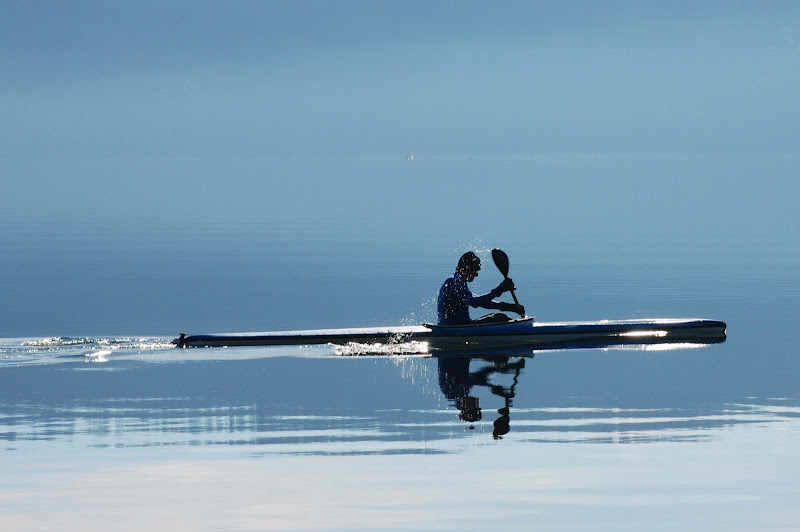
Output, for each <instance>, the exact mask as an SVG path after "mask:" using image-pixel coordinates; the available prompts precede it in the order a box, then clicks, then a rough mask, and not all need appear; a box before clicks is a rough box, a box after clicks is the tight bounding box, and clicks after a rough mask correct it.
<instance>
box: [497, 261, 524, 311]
mask: <svg viewBox="0 0 800 532" xmlns="http://www.w3.org/2000/svg"><path fill="white" fill-rule="evenodd" d="M492 260H493V261H494V265H495V266H497V269H498V270H500V273H502V274H503V277H505V278H506V279H508V255H506V252H505V251H503V250H502V249H497V248H494V249H493V250H492ZM511 297H513V298H514V303H516V304H517V305H519V301H517V295H516V294H515V293H514V290H511Z"/></svg>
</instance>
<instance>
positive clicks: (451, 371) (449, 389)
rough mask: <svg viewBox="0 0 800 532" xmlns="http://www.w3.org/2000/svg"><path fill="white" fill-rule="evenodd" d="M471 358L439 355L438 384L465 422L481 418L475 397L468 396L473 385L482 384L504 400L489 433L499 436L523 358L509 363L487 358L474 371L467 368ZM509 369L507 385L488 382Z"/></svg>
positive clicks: (507, 419)
mask: <svg viewBox="0 0 800 532" xmlns="http://www.w3.org/2000/svg"><path fill="white" fill-rule="evenodd" d="M471 361H472V358H471V357H452V356H443V357H439V358H438V362H439V387H440V388H441V390H442V394H444V396H445V397H446V398H447V399H448V400H450V401H452V402H453V406H455V407H456V408H457V409H458V411H459V414H458V417H459V419H461V420H462V421H466V422H469V423H473V422H475V421H479V420H480V419H481V418H482V417H483V414H482V412H481V408H480V403H479V400H478V398H477V397H475V396H472V395H470V392H471V390H472V387H473V386H485V387H487V388H489V390H490V391H491V392H492V393H493V394H494V395H497V396H498V397H502V398H503V399H505V405H504V406H503V407H502V408H500V409H499V410H498V411H497V412H498V414H500V417H499V418H498V419H497V420H495V422H494V431H493V432H492V435H493V436H494V437H495V438H496V439H499V438H500V437H502V436H503V435H504V434H507V433H508V431H509V430H510V408H511V399H512V398H513V397H514V395H515V391H514V389H515V387H516V385H517V380H518V378H519V375H520V372H521V371H522V368H524V367H525V359H524V358H520V359H519V360H517V361H516V362H509V361H508V358H502V359H491V360H488V361H487V362H489V365H487V366H484V367H482V368H481V369H479V370H478V371H475V372H470V370H469V366H470V362H471ZM512 372H513V373H514V380H513V383H512V384H511V386H509V387H504V386H500V385H497V384H491V383H490V382H489V378H490V376H491V375H493V374H497V373H499V374H509V373H512Z"/></svg>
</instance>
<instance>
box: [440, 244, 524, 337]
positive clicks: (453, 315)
mask: <svg viewBox="0 0 800 532" xmlns="http://www.w3.org/2000/svg"><path fill="white" fill-rule="evenodd" d="M480 269H481V259H479V258H478V256H477V255H476V254H475V253H473V252H472V251H468V252H466V253H464V254H463V255H462V256H461V258H460V259H459V260H458V265H457V266H456V271H455V273H454V274H453V276H452V277H449V278H448V279H447V280H445V282H444V283H443V284H442V287H441V288H440V289H439V297H438V299H437V307H438V314H439V325H464V324H467V323H472V322H473V320H472V319H471V318H470V317H469V307H473V308H478V307H481V308H486V309H497V310H502V311H510V312H516V313H517V314H519V315H520V316H524V315H525V307H523V306H522V305H520V304H518V303H505V302H501V301H494V299H495V298H497V297H500V296H501V295H502V294H503V293H504V292H508V291H511V290H513V289H514V281H512V280H511V279H509V278H508V277H506V278H505V279H504V280H503V282H501V283H500V284H499V285H497V288H495V289H494V290H492V291H491V292H489V293H488V294H483V295H481V296H476V295H474V294H473V293H472V292H471V291H470V289H469V287H468V286H467V283H470V282H472V281H474V280H475V278H476V277H477V276H478V272H479V271H480ZM482 320H490V321H508V317H507V316H505V315H504V314H490V315H489V316H484V317H483V318H479V320H475V321H482Z"/></svg>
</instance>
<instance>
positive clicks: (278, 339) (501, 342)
mask: <svg viewBox="0 0 800 532" xmlns="http://www.w3.org/2000/svg"><path fill="white" fill-rule="evenodd" d="M725 328H726V325H725V323H724V322H721V321H716V320H705V319H674V318H668V319H639V320H602V321H576V322H558V323H544V322H542V323H540V322H536V321H534V320H533V318H522V319H518V320H511V321H507V322H501V323H475V324H469V325H448V326H438V325H431V324H424V325H410V326H398V327H369V328H355V329H318V330H306V331H276V332H256V333H226V334H202V335H191V336H187V335H184V334H182V335H181V336H180V338H177V339H175V340H173V342H172V343H174V344H175V345H177V346H179V347H223V346H244V345H251V346H253V345H310V344H347V343H351V342H357V343H399V342H407V341H420V342H428V343H429V344H430V345H431V346H432V347H433V348H435V349H463V348H481V347H492V346H513V345H528V344H553V343H563V342H585V341H597V340H609V339H631V340H634V339H637V338H639V339H642V340H644V339H650V340H657V339H664V341H672V340H675V339H682V338H685V339H709V340H713V339H722V338H725Z"/></svg>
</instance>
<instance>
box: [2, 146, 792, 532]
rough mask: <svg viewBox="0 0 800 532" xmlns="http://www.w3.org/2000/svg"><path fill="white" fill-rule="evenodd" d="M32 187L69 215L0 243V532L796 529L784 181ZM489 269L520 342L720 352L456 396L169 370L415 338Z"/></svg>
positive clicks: (499, 366) (420, 359) (390, 361)
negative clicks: (571, 334)
mask: <svg viewBox="0 0 800 532" xmlns="http://www.w3.org/2000/svg"><path fill="white" fill-rule="evenodd" d="M62 162H63V169H64V171H65V173H66V174H68V175H78V174H80V175H82V176H83V178H84V179H85V180H88V182H89V183H92V184H93V186H89V185H87V186H86V187H85V188H82V189H81V191H76V190H75V189H74V187H73V185H72V184H70V183H65V184H61V185H59V186H60V187H61V188H59V191H60V193H61V195H58V194H55V193H54V195H52V196H51V195H44V196H42V197H40V198H39V200H38V204H37V208H35V209H33V208H31V206H30V205H24V204H21V203H18V202H12V201H7V202H6V203H7V205H6V209H5V210H4V213H3V214H2V215H0V216H1V217H2V218H0V221H2V223H3V224H4V227H5V228H8V229H9V230H4V231H3V232H2V233H1V234H0V251H2V254H3V258H4V268H3V272H2V275H0V293H1V294H2V301H3V308H2V309H0V313H2V320H0V337H2V338H1V339H0V469H2V471H3V472H4V474H3V478H2V480H0V516H2V517H0V524H2V525H3V526H2V528H3V529H4V530H30V529H43V528H54V527H55V528H58V527H59V525H60V524H62V523H63V522H65V520H71V521H69V522H73V523H79V524H81V525H80V526H79V525H76V527H80V528H93V527H94V528H102V527H104V526H110V525H111V524H114V525H117V526H119V523H118V522H117V520H116V518H115V516H120V515H123V516H125V517H126V519H125V523H124V524H123V525H122V527H123V528H130V529H137V528H140V527H142V526H148V525H149V524H151V523H152V522H153V521H152V519H154V518H153V515H158V518H159V522H160V523H161V525H160V527H167V526H177V527H178V528H181V529H209V530H219V529H225V530H245V529H258V530H284V529H296V530H322V529H324V530H353V529H359V528H360V529H370V530H372V529H387V530H395V529H397V530H399V529H412V528H413V529H429V528H431V529H432V528H436V529H443V530H451V529H452V530H455V529H459V530H465V529H466V530H483V529H485V528H486V527H488V526H498V525H499V526H502V527H505V528H512V529H521V528H523V527H524V528H528V527H530V526H532V524H533V523H536V524H537V525H538V526H540V527H541V528H543V529H548V530H554V529H565V530H593V529H597V528H598V526H600V528H602V529H609V530H641V529H643V528H647V529H656V530H674V529H675V528H676V527H684V528H688V529H703V530H720V531H723V530H724V531H729V530H753V529H758V530H789V529H794V528H797V527H798V526H800V511H798V509H797V507H796V504H795V502H796V500H797V498H798V496H799V495H800V485H798V483H797V482H796V478H797V475H798V473H800V469H799V468H798V464H800V452H799V451H798V449H800V445H798V444H800V421H799V420H800V384H798V379H797V375H798V374H800V357H798V353H797V347H796V341H795V338H794V331H795V328H796V323H797V322H798V319H800V307H798V303H797V302H798V296H800V237H799V236H798V228H799V227H800V223H798V221H800V219H799V218H798V215H797V213H796V205H795V204H796V194H789V193H788V192H789V191H794V192H796V185H794V180H795V178H796V175H797V169H798V168H800V166H799V165H798V159H797V158H796V157H786V156H727V157H725V156H716V157H656V156H653V157H644V156H641V157H600V156H595V157H589V156H586V157H583V156H582V157H575V156H551V157H528V158H495V159H491V158H490V159H467V158H463V159H462V158H457V159H441V158H426V157H424V156H417V157H415V159H414V160H413V162H412V161H410V160H408V159H406V158H405V157H386V158H367V159H358V158H355V159H335V158H334V159H322V160H312V161H308V160H299V161H294V162H293V161H291V160H285V159H263V160H261V159H259V160H254V159H247V160H238V159H234V160H227V161H220V160H206V161H200V160H197V161H191V160H148V161H145V160H136V161H131V160H127V161H124V164H123V163H121V162H119V161H116V162H114V161H98V160H90V161H87V160H77V159H76V160H65V161H62ZM3 164H4V165H5V167H6V168H5V170H7V171H17V172H22V171H23V170H24V169H26V168H27V171H29V172H30V173H31V174H32V175H33V177H32V178H31V179H28V180H20V181H17V182H15V185H14V186H15V187H16V189H15V191H14V194H16V195H17V196H18V197H22V196H25V195H27V194H28V193H31V192H32V191H34V190H37V189H39V188H40V187H41V186H42V185H43V184H45V182H47V183H50V184H53V183H56V182H57V181H58V180H55V179H54V178H53V177H52V176H50V177H48V176H49V174H48V173H47V172H44V171H40V172H36V171H34V170H33V169H31V165H30V164H29V163H23V162H21V161H17V162H14V161H9V160H5V162H4V163H3ZM187 166H188V168H189V169H194V170H196V171H197V187H196V188H194V189H191V190H185V189H180V190H179V189H173V188H172V185H171V184H170V182H169V180H168V179H166V177H168V176H169V174H170V172H172V171H174V170H175V168H178V167H180V168H182V171H184V172H185V171H187ZM222 171H225V172H226V173H227V175H229V176H230V177H229V179H227V180H226V181H220V180H216V179H215V178H214V176H216V175H218V173H219V172H222ZM120 173H122V174H124V175H123V176H122V177H120V179H123V178H124V179H130V178H131V176H132V175H134V174H135V175H137V176H139V179H138V181H137V183H138V185H137V186H136V187H133V186H132V187H131V190H130V194H129V195H115V196H112V197H106V196H104V195H103V192H102V190H101V189H102V186H101V184H102V182H103V180H104V179H109V178H113V177H114V176H119V174H120ZM318 173H327V174H326V175H329V176H330V180H325V181H324V182H319V181H316V180H312V179H311V178H308V177H304V176H309V175H312V174H314V175H316V174H318ZM260 175H266V176H268V177H267V178H265V179H259V178H257V176H260ZM478 175H491V176H496V177H495V178H494V179H493V180H492V181H488V182H484V183H483V184H481V185H480V189H479V190H472V189H470V190H464V189H461V188H459V186H458V185H459V183H461V182H462V180H464V181H465V182H466V181H469V183H471V185H470V186H473V187H474V186H475V185H474V183H475V180H474V179H472V177H475V176H478ZM292 176H296V178H294V177H292ZM470 176H472V177H470ZM468 177H470V179H469V180H468V179H467V178H468ZM312 181H313V182H314V183H316V184H318V185H319V186H318V187H317V188H308V184H309V183H310V182H312ZM84 182H86V181H84ZM327 188H330V190H327ZM332 190H335V191H336V200H335V201H328V197H329V194H331V193H332V192H331V191H332ZM298 197H302V198H304V199H303V200H298V199H297V198H298ZM492 247H501V248H503V249H504V250H505V251H506V252H507V253H508V254H509V256H510V258H511V270H510V275H511V276H512V277H513V278H514V280H515V283H516V285H517V287H518V290H517V295H518V297H519V299H520V301H521V302H522V303H523V304H524V305H525V306H526V309H527V310H528V313H529V314H530V315H535V316H536V317H537V319H538V320H539V321H559V320H594V319H604V318H608V319H625V318H646V317H699V318H711V319H718V320H723V321H725V322H727V324H728V331H727V339H726V341H725V342H723V343H718V344H713V345H703V346H697V345H682V344H668V345H658V344H656V345H630V346H625V347H620V348H607V349H560V350H550V351H536V350H534V349H531V350H530V352H528V353H524V354H523V355H524V356H514V357H511V358H509V359H507V360H505V359H501V360H498V359H484V358H483V357H481V356H480V355H481V354H480V353H476V356H475V357H474V358H473V359H471V360H466V359H465V360H461V361H459V363H458V364H456V365H453V364H452V362H446V361H443V360H442V359H437V358H436V357H432V356H430V355H429V354H426V353H425V352H424V350H423V351H422V352H421V351H420V350H415V349H409V350H406V351H403V350H398V349H394V350H392V349H387V350H384V351H380V350H377V351H376V350H375V349H372V350H371V351H369V354H367V355H365V354H363V350H360V349H359V348H358V346H350V347H346V348H336V347H333V346H315V347H263V348H228V349H176V348H174V347H173V346H172V344H170V343H169V342H170V340H171V339H172V338H174V337H176V336H177V335H178V333H180V332H187V333H204V332H223V331H258V330H285V329H307V328H327V327H350V326H354V327H356V326H374V325H395V324H414V323H420V322H423V321H430V320H432V319H434V316H435V308H434V298H435V295H436V290H437V289H438V287H439V285H440V284H441V282H442V280H443V279H444V278H445V277H447V276H448V275H450V274H451V272H452V269H453V267H454V265H455V262H456V261H457V259H458V256H459V255H460V254H461V253H462V252H464V251H466V250H468V249H474V250H476V251H477V252H478V253H479V254H481V255H482V256H483V257H484V268H483V270H482V271H481V273H480V276H479V278H478V280H477V281H476V282H475V283H474V286H473V289H474V290H475V291H476V292H485V291H488V290H489V289H490V288H492V287H494V286H495V285H496V284H497V283H499V282H500V280H501V279H502V278H501V277H500V274H499V273H498V272H497V271H496V270H495V269H494V267H493V265H492V263H491V259H490V257H489V253H488V251H489V250H490V249H491V248H492ZM476 314H477V313H476V312H474V313H473V315H476ZM448 364H449V365H448ZM447 376H449V378H450V379H451V381H452V379H456V384H457V386H455V387H456V388H459V389H460V390H461V392H457V391H454V390H453V387H452V386H450V385H448V384H447ZM459 393H461V395H459ZM466 395H469V397H470V398H472V399H470V401H473V403H472V404H473V406H474V407H475V408H472V409H468V410H469V412H472V415H470V414H465V413H464V411H465V409H464V408H463V403H464V400H463V397H464V396H466ZM476 411H479V412H480V415H479V416H476V415H475V412H476ZM409 508H413V509H414V511H413V512H409V511H408V509H409ZM698 523H702V526H701V527H699V528H698ZM83 525H85V526H83Z"/></svg>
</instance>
